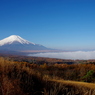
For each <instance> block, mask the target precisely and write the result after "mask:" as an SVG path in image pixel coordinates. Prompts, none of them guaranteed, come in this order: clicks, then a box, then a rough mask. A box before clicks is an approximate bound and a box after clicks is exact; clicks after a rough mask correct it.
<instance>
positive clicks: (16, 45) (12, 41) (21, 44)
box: [0, 35, 50, 51]
mask: <svg viewBox="0 0 95 95" xmlns="http://www.w3.org/2000/svg"><path fill="white" fill-rule="evenodd" d="M0 50H9V51H23V50H50V49H49V48H46V47H45V46H43V45H39V44H35V43H32V42H29V41H27V40H25V39H23V38H21V37H20V36H18V35H11V36H9V37H7V38H5V39H3V40H0Z"/></svg>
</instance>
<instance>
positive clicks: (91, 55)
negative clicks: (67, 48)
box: [28, 51, 95, 60]
mask: <svg viewBox="0 0 95 95" xmlns="http://www.w3.org/2000/svg"><path fill="white" fill-rule="evenodd" d="M28 56H36V57H49V58H60V59H74V60H75V59H83V60H85V59H86V60H87V59H95V51H74V52H55V53H53V52H52V53H50V52H48V53H37V54H29V55H28Z"/></svg>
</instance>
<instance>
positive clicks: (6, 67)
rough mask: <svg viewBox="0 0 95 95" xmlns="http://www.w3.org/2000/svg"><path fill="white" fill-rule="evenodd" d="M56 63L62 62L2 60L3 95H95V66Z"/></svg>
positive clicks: (18, 58)
mask: <svg viewBox="0 0 95 95" xmlns="http://www.w3.org/2000/svg"><path fill="white" fill-rule="evenodd" d="M42 60H44V61H42ZM54 61H55V62H57V61H60V62H62V60H59V59H50V58H48V59H45V58H31V57H24V56H20V57H18V56H15V57H14V56H10V57H5V58H3V57H0V83H1V85H0V95H17V94H18V95H95V90H94V89H95V84H94V83H95V76H93V75H94V74H95V65H94V64H91V63H86V64H85V63H84V64H66V63H64V64H62V63H61V64H57V63H53V62H54ZM65 61H66V60H64V62H65ZM68 61H70V60H68ZM35 62H36V63H35ZM39 62H41V64H39ZM45 62H47V64H46V63H45ZM81 62H82V61H81ZM83 62H84V61H83ZM87 62H89V61H87ZM52 63H53V64H52ZM82 68H83V69H82ZM75 71H76V72H75ZM76 74H77V75H76ZM79 81H80V82H79ZM83 81H86V82H83ZM87 82H90V83H87Z"/></svg>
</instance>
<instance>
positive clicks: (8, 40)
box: [0, 35, 35, 46]
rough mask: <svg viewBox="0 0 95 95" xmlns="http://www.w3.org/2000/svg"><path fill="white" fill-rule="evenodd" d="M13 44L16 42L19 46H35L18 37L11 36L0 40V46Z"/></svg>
mask: <svg viewBox="0 0 95 95" xmlns="http://www.w3.org/2000/svg"><path fill="white" fill-rule="evenodd" d="M15 42H18V43H20V44H33V45H35V44H34V43H31V42H29V41H27V40H25V39H23V38H21V37H20V36H17V35H11V36H9V37H7V38H5V39H3V40H0V46H3V45H6V44H12V43H15Z"/></svg>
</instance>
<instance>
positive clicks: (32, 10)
mask: <svg viewBox="0 0 95 95" xmlns="http://www.w3.org/2000/svg"><path fill="white" fill-rule="evenodd" d="M10 35H19V36H21V37H23V38H25V39H27V40H29V41H31V42H34V43H37V44H42V45H44V46H46V47H50V48H56V49H63V50H72V49H95V1H94V0H0V40H1V39H3V38H5V37H8V36H10Z"/></svg>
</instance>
